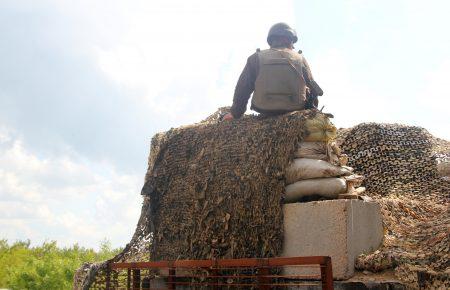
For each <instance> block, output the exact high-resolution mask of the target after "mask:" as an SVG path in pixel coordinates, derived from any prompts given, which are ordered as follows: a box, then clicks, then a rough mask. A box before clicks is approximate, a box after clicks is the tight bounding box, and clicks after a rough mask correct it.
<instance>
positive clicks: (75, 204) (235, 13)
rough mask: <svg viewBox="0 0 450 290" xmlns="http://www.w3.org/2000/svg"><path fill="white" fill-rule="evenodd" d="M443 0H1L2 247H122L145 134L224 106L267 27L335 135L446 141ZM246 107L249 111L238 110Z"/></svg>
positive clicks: (447, 66) (136, 204)
mask: <svg viewBox="0 0 450 290" xmlns="http://www.w3.org/2000/svg"><path fill="white" fill-rule="evenodd" d="M447 11H450V2H448V1H445V0H442V1H433V0H431V1H427V2H426V3H425V2H423V1H417V0H409V1H401V0H398V1H387V0H379V1H374V0H373V1H370V0H359V1H358V0H339V1H337V0H317V1H288V0H278V1H261V0H260V1H230V0H229V1H181V0H176V1H174V0H170V1H168V0H165V1H144V0H142V1H114V0H96V1H91V0H76V1H75V0H73V1H69V0H67V1H66V0H64V1H60V0H58V1H57V0H41V1H32V0H28V1H25V0H23V1H22V0H14V1H13V0H11V1H10V0H0V238H5V239H8V240H9V241H15V240H18V239H21V240H23V239H30V240H31V241H32V243H33V244H39V243H42V242H43V241H50V240H56V241H57V242H58V244H59V245H62V246H70V245H72V244H74V243H78V244H79V245H81V246H86V247H94V248H97V247H98V246H99V244H100V241H102V240H104V239H107V240H109V241H111V243H112V245H113V246H115V247H119V246H124V245H125V244H126V243H127V242H128V241H129V240H130V239H131V236H132V233H133V231H134V228H135V225H136V223H137V220H138V217H139V214H140V206H141V202H142V198H141V196H140V189H141V187H142V185H143V180H144V175H145V172H146V166H147V164H146V163H147V157H148V153H149V147H150V140H151V137H152V136H153V135H154V134H155V133H157V132H161V131H166V130H168V129H170V128H172V127H177V126H180V125H185V124H191V123H194V122H198V121H200V120H202V119H204V118H205V117H207V116H208V115H209V114H211V113H213V112H214V111H215V110H216V109H217V108H218V107H222V106H227V105H231V100H232V96H233V91H234V87H235V84H236V81H237V79H238V77H239V74H240V72H241V71H242V69H243V67H244V65H245V62H246V59H247V57H248V56H249V55H251V54H252V53H253V52H254V51H255V50H256V49H257V48H261V49H264V48H266V47H267V44H266V36H267V31H268V29H269V28H270V26H271V25H272V24H274V23H276V22H280V21H284V22H287V23H289V24H290V25H291V26H293V27H294V28H295V29H297V32H298V34H299V42H298V43H297V44H296V49H301V50H303V53H304V55H305V57H306V58H307V59H308V62H309V64H310V66H311V69H312V72H313V74H314V77H315V79H316V81H317V82H318V83H319V84H320V86H321V87H322V88H323V89H324V92H325V94H324V96H323V97H321V99H320V104H321V105H324V106H325V108H324V111H326V112H330V113H333V114H334V116H335V118H334V120H333V122H334V123H335V124H336V126H338V127H349V126H354V125H356V124H358V123H362V122H384V123H403V124H409V125H416V126H421V127H424V128H426V129H428V130H429V131H430V132H431V133H432V134H434V135H435V136H437V137H440V138H444V139H447V140H449V139H450V126H449V123H450V122H449V117H448V114H449V113H448V112H449V108H450V101H449V96H450V86H449V85H448V83H449V75H450V55H449V54H448V52H449V51H450V34H449V33H448V31H447V30H448V27H450V18H449V17H448V15H447ZM249 113H250V112H249Z"/></svg>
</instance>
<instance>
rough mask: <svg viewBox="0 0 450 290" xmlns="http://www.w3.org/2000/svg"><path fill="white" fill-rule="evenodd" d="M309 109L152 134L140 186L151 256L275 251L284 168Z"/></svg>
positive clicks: (218, 255)
mask: <svg viewBox="0 0 450 290" xmlns="http://www.w3.org/2000/svg"><path fill="white" fill-rule="evenodd" d="M313 115H314V113H313V112H311V111H303V112H297V113H293V114H288V115H284V116H281V117H273V118H265V119H263V118H258V117H254V116H246V117H244V118H242V119H240V120H233V121H228V122H215V121H214V119H211V118H210V119H209V120H206V121H205V122H202V123H200V124H196V125H193V126H188V127H182V128H177V129H172V130H170V131H168V132H166V133H165V134H163V135H157V136H156V137H155V138H154V140H153V144H154V146H152V149H151V151H152V154H151V157H150V160H149V164H150V166H149V171H148V173H147V176H146V183H145V186H144V189H143V194H144V195H146V196H149V197H150V208H151V209H150V222H151V223H152V226H151V227H152V228H153V229H154V233H153V241H152V244H151V248H150V249H151V251H150V255H151V257H152V259H155V260H174V259H212V258H244V257H273V256H277V255H279V254H280V253H281V247H282V237H283V233H282V230H283V227H282V221H283V217H282V211H281V204H282V199H283V194H284V186H285V184H284V180H283V174H284V170H285V167H286V166H287V165H288V164H289V161H290V159H291V157H292V156H293V152H294V150H295V148H296V144H297V143H298V141H299V140H301V138H302V135H303V133H304V128H305V126H304V122H305V119H306V118H309V117H312V116H313Z"/></svg>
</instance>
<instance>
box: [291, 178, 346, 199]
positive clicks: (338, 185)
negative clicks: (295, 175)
mask: <svg viewBox="0 0 450 290" xmlns="http://www.w3.org/2000/svg"><path fill="white" fill-rule="evenodd" d="M346 191H347V184H346V182H345V180H344V179H343V178H337V177H331V178H315V179H306V180H301V181H297V182H295V183H293V184H290V185H288V186H286V195H285V199H284V201H285V203H293V202H298V201H300V200H301V199H302V198H304V197H307V196H313V195H318V196H322V197H325V198H329V199H334V198H337V197H338V195H339V194H341V193H345V192H346Z"/></svg>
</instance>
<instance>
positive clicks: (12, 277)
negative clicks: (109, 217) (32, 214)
mask: <svg viewBox="0 0 450 290" xmlns="http://www.w3.org/2000/svg"><path fill="white" fill-rule="evenodd" d="M120 251H121V249H112V248H111V244H110V243H109V242H108V241H103V242H102V243H101V245H100V251H98V252H96V251H94V250H93V249H87V248H84V247H80V246H78V245H77V244H75V245H73V246H72V247H70V248H59V247H58V246H57V244H56V242H55V241H52V242H45V243H43V244H42V245H41V246H36V247H31V246H30V241H19V242H15V243H13V244H11V245H10V244H9V243H8V241H7V240H0V288H8V289H21V290H22V289H33V290H34V289H36V290H39V289H42V290H44V289H45V290H52V289H57V290H60V289H72V284H73V275H74V273H75V271H76V269H78V268H79V267H80V266H81V264H82V263H84V262H97V261H104V260H107V259H109V258H111V257H113V256H115V255H116V254H118V253H119V252H120Z"/></svg>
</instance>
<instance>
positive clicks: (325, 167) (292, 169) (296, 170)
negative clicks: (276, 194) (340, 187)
mask: <svg viewBox="0 0 450 290" xmlns="http://www.w3.org/2000/svg"><path fill="white" fill-rule="evenodd" d="M352 171H353V169H352V168H350V167H340V166H336V165H333V164H331V163H329V162H326V161H323V160H317V159H308V158H298V159H294V161H293V162H292V163H291V164H290V165H289V166H288V167H287V168H286V175H285V177H286V183H287V184H292V183H294V182H296V181H299V180H303V179H310V178H321V177H337V176H342V175H350V174H351V173H352Z"/></svg>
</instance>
